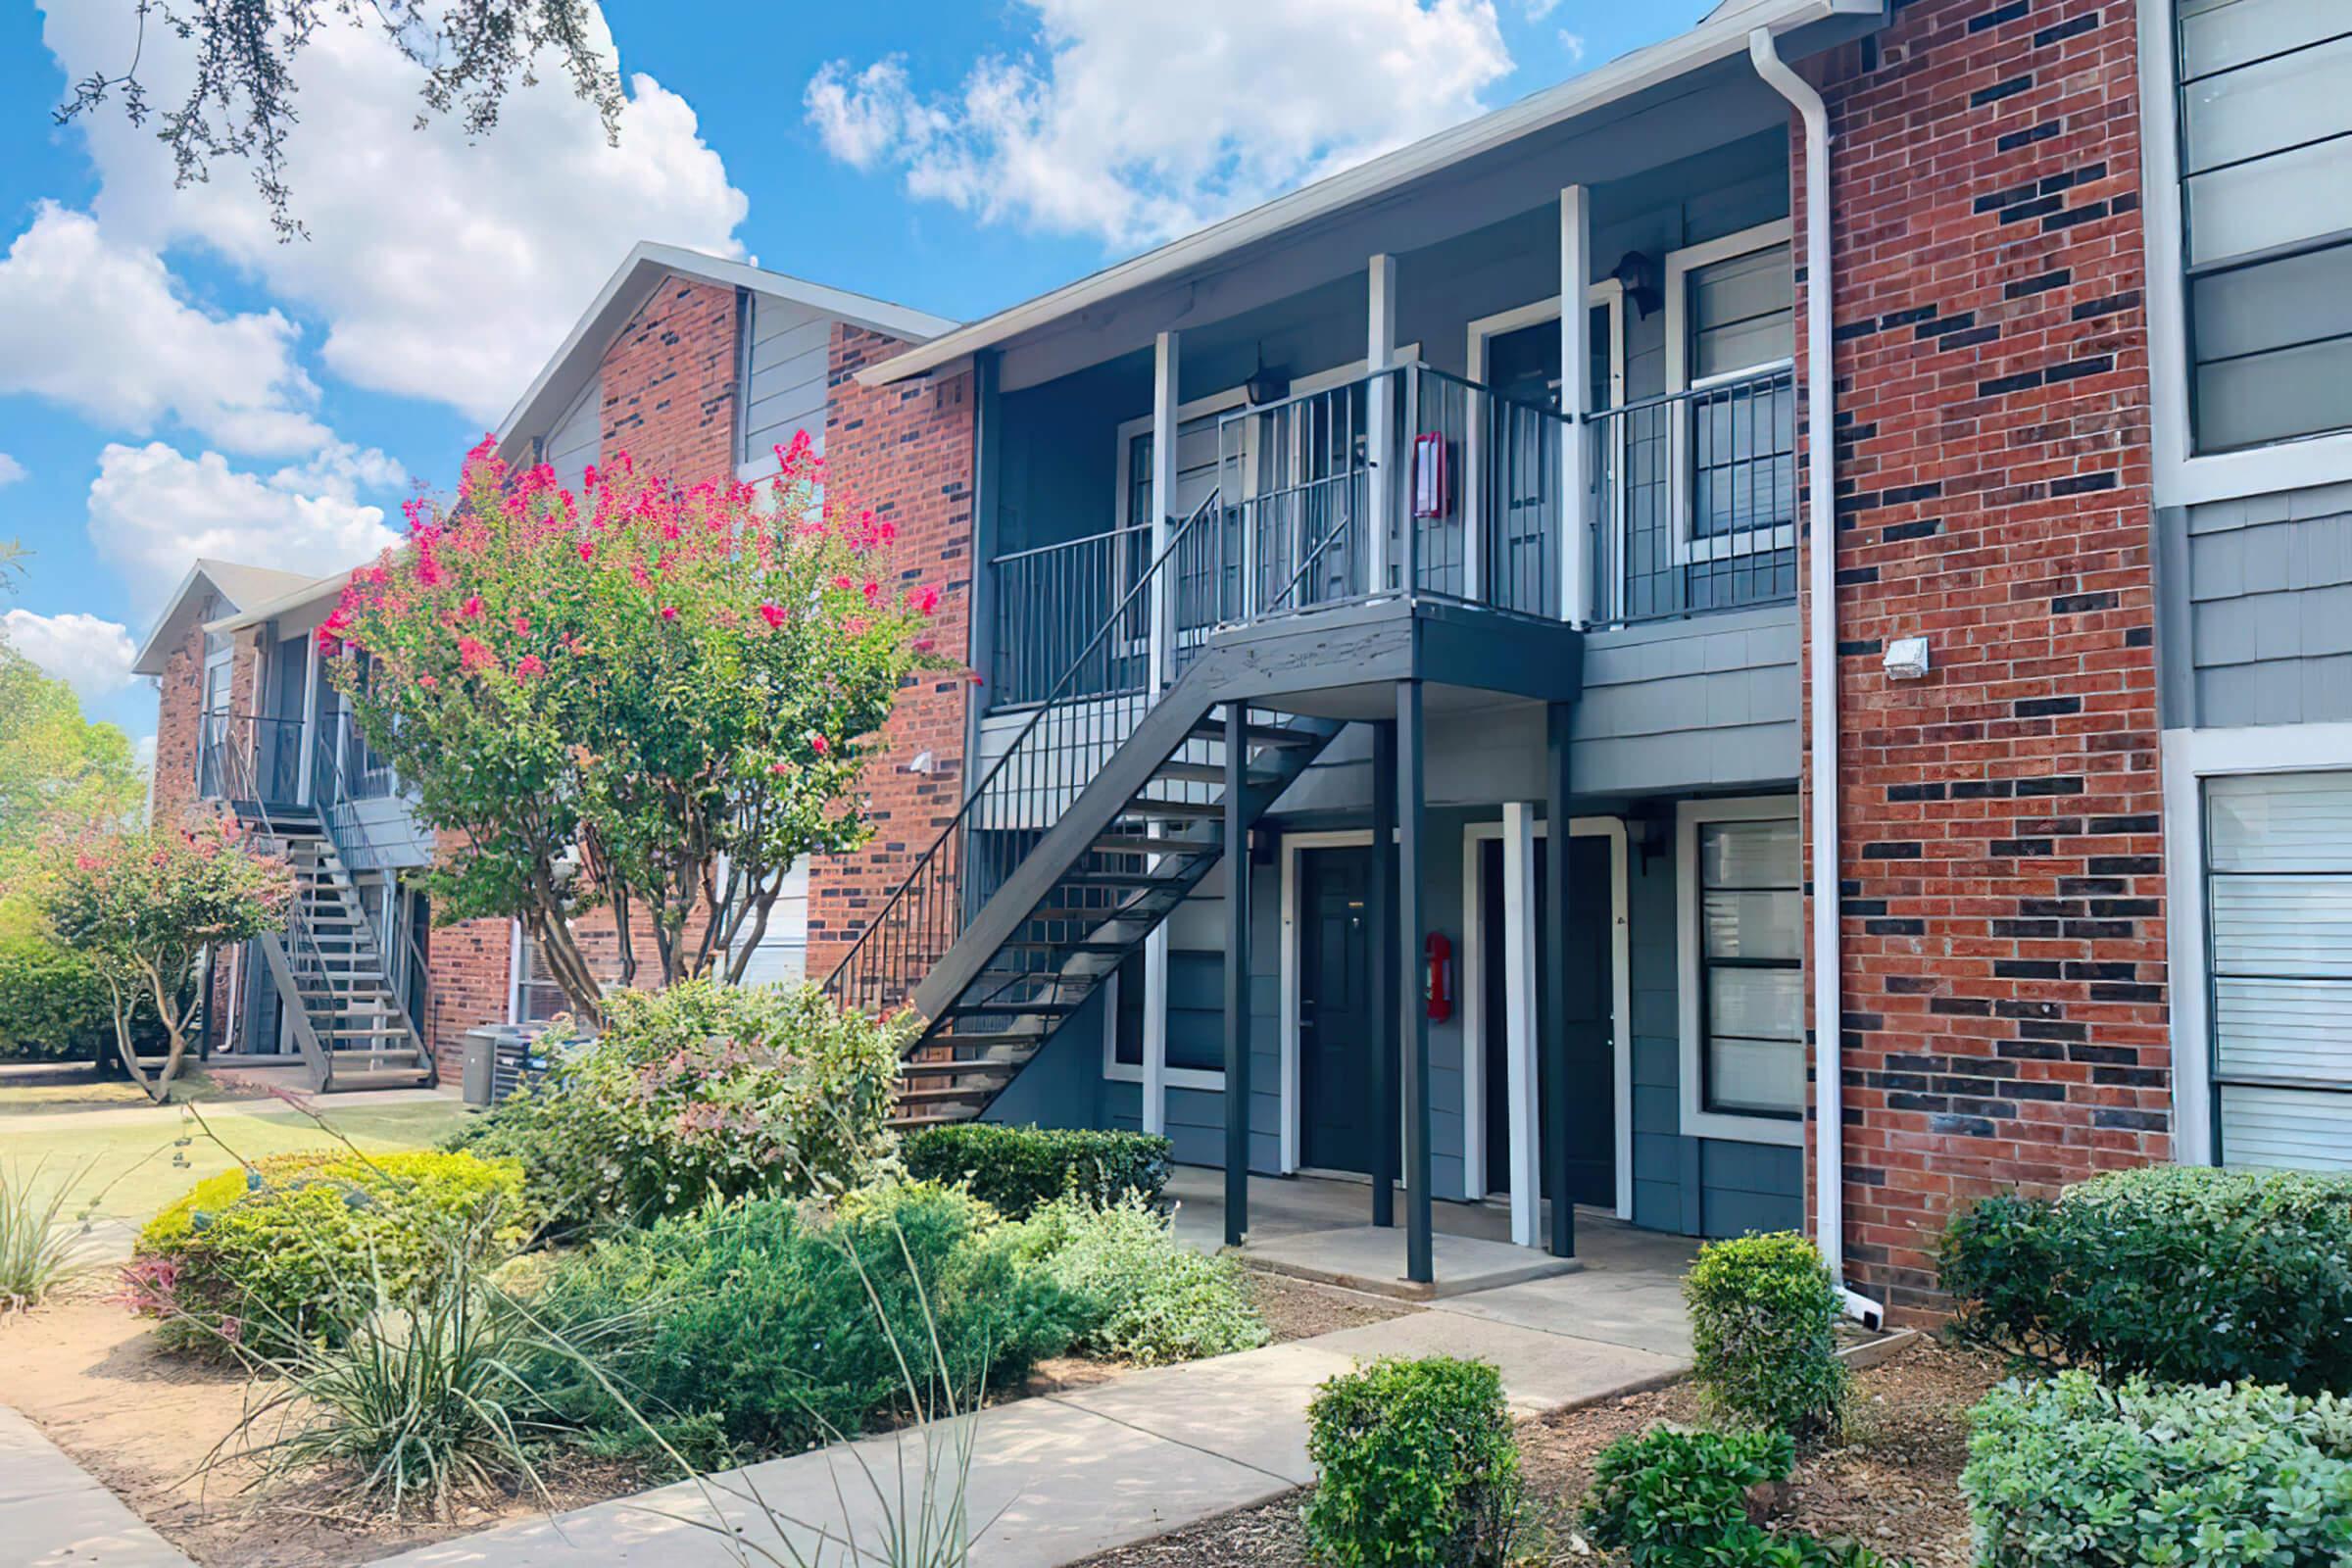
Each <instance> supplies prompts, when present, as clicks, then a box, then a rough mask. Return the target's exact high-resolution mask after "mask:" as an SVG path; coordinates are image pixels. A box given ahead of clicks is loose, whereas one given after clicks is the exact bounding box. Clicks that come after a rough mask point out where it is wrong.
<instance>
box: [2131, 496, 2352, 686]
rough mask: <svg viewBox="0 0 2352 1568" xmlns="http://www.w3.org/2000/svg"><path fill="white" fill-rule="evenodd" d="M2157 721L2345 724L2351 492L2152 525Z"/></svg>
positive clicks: (2349, 676) (2210, 508)
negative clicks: (2161, 715)
mask: <svg viewBox="0 0 2352 1568" xmlns="http://www.w3.org/2000/svg"><path fill="white" fill-rule="evenodd" d="M2158 527H2159V530H2160V533H2161V539H2162V547H2163V549H2162V561H2163V565H2164V568H2165V581H2164V584H2163V591H2164V596H2165V609H2166V617H2165V625H2164V628H2163V630H2164V635H2163V636H2162V637H2160V638H2159V639H2158V642H2159V658H2160V659H2161V660H2162V661H2163V662H2164V672H2165V698H2166V715H2165V722H2166V723H2167V724H2171V725H2181V724H2188V725H2199V726H2208V727H2230V726H2235V725H2242V724H2311V723H2320V722H2326V721H2336V720H2344V719H2352V484H2339V485H2327V486H2324V487H2321V488H2318V489H2310V490H2293V491H2284V492H2280V493H2278V494H2276V495H2267V496H2251V497H2248V498H2246V499H2244V500H2240V501H2222V502H2214V503H2211V504H2208V505H2205V506H2200V507H2192V508H2188V509H2185V510H2183V511H2177V512H2167V513H2165V514H2163V515H2161V516H2160V517H2159V519H2158Z"/></svg>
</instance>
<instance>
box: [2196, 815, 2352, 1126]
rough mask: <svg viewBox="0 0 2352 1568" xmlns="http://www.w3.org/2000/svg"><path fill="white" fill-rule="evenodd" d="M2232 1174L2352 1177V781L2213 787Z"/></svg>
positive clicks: (2217, 1070)
mask: <svg viewBox="0 0 2352 1568" xmlns="http://www.w3.org/2000/svg"><path fill="white" fill-rule="evenodd" d="M2205 829H2206V850H2205V864H2206V922H2207V932H2208V936H2207V941H2208V945H2209V949H2210V952H2211V954H2212V987H2213V990H2212V1006H2211V1012H2212V1032H2213V1042H2212V1045H2213V1082H2214V1100H2215V1106H2214V1109H2215V1116H2214V1125H2215V1127H2216V1128H2217V1130H2218V1132H2219V1137H2220V1150H2219V1157H2220V1158H2221V1159H2222V1161H2223V1162H2224V1163H2227V1164H2231V1165H2250V1166H2296V1167H2301V1168H2304V1169H2315V1170H2316V1169H2325V1170H2352V773H2289V774H2280V775H2274V776H2271V777H2261V778H2227V779H2214V780H2211V781H2209V782H2208V783H2207V785H2206V787H2205Z"/></svg>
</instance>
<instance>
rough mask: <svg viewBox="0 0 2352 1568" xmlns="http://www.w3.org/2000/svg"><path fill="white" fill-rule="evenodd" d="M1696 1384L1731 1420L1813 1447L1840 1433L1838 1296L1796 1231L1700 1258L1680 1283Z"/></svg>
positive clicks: (1703, 1252)
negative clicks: (1783, 1434)
mask: <svg viewBox="0 0 2352 1568" xmlns="http://www.w3.org/2000/svg"><path fill="white" fill-rule="evenodd" d="M1683 1299H1684V1300H1686V1301H1687V1302H1688V1303H1689V1304H1690V1307H1691V1376H1692V1378H1693V1379H1694V1380H1695V1381H1696V1382H1697V1384H1698V1386H1699V1388H1700V1390H1701V1391H1702V1392H1703V1393H1704V1394H1705V1395H1706V1397H1707V1399H1708V1401H1709V1402H1710V1403H1711V1404H1712V1405H1713V1406H1714V1407H1715V1409H1716V1410H1717V1411H1718V1412H1719V1413H1720V1414H1722V1415H1723V1416H1724V1417H1726V1418H1727V1419H1730V1420H1733V1421H1738V1422H1745V1423H1749V1424H1752V1425H1755V1426H1759V1427H1763V1428H1765V1429H1767V1430H1770V1431H1776V1432H1786V1433H1788V1434H1789V1436H1790V1437H1791V1438H1793V1439H1795V1440H1796V1441H1797V1442H1799V1443H1808V1442H1811V1441H1813V1440H1814V1439H1817V1438H1820V1437H1822V1436H1824V1435H1826V1434H1829V1433H1831V1432H1834V1431H1836V1430H1837V1427H1838V1408H1839V1405H1840V1404H1841V1403H1842V1401H1843V1399H1844V1397H1845V1385H1846V1377H1845V1363H1844V1362H1842V1361H1840V1360H1838V1287H1837V1285H1836V1284H1835V1283H1834V1282H1833V1281H1832V1280H1831V1279H1830V1271H1829V1270H1828V1268H1826V1267H1825V1266H1824V1265H1823V1263H1822V1261H1821V1254H1820V1253H1819V1252H1817V1251H1815V1250H1814V1249H1813V1244H1812V1243H1811V1242H1809V1241H1807V1240H1805V1238H1803V1237H1802V1236H1799V1235H1797V1234H1795V1233H1794V1232H1793V1231H1780V1232H1775V1233H1773V1234H1771V1235H1766V1236H1742V1237H1740V1238H1738V1239H1736V1240H1733V1241H1727V1242H1715V1243H1712V1244H1711V1245H1709V1246H1707V1247H1705V1248H1702V1249H1700V1250H1699V1254H1698V1261H1697V1262H1696V1263H1694V1264H1692V1265H1691V1273H1690V1275H1689V1277H1688V1278H1686V1279H1685V1280H1684V1281H1683Z"/></svg>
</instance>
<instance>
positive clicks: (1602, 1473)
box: [1580, 1427, 1883, 1568]
mask: <svg viewBox="0 0 2352 1568" xmlns="http://www.w3.org/2000/svg"><path fill="white" fill-rule="evenodd" d="M1795 1463H1796V1446H1795V1444H1794V1443H1793V1442H1791V1441H1790V1439H1789V1434H1788V1433H1786V1432H1776V1431H1769V1430H1764V1429H1752V1430H1749V1431H1744V1432H1685V1431H1680V1430H1677V1429H1676V1428H1673V1427H1652V1428H1650V1429H1649V1430H1648V1431H1647V1432H1642V1433H1637V1434H1631V1435H1629V1436H1626V1437H1623V1438H1619V1439H1618V1440H1617V1441H1616V1442H1615V1443H1612V1444H1610V1445H1609V1446H1607V1447H1606V1448H1603V1449H1602V1450H1601V1451H1600V1455H1599V1457H1598V1458H1596V1459H1595V1460H1593V1489H1592V1491H1591V1492H1589V1493H1587V1494H1586V1495H1585V1502H1584V1508H1583V1514H1582V1518H1581V1520H1580V1523H1581V1525H1582V1527H1583V1530H1584V1534H1585V1536H1586V1538H1587V1539H1588V1540H1589V1541H1591V1543H1592V1544H1593V1545H1595V1546H1598V1547H1600V1548H1601V1549H1602V1550H1604V1551H1610V1552H1621V1553H1623V1554H1624V1558H1625V1560H1626V1561H1627V1562H1628V1563H1631V1564H1633V1565H1634V1568H1875V1565H1877V1564H1880V1563H1881V1562H1882V1561H1883V1559H1882V1558H1881V1557H1880V1556H1879V1555H1878V1553H1876V1552H1874V1551H1872V1550H1871V1549H1870V1548H1868V1547H1866V1546H1861V1545H1855V1544H1844V1543H1831V1542H1825V1541H1821V1540H1818V1539H1816V1538H1815V1537H1812V1536H1809V1535H1806V1534H1804V1533H1802V1532H1801V1531H1785V1532H1783V1531H1773V1530H1768V1529H1766V1528H1765V1526H1764V1522H1763V1521H1764V1515H1765V1508H1764V1506H1763V1504H1764V1500H1765V1499H1767V1498H1769V1497H1770V1495H1772V1489H1774V1488H1776V1487H1777V1486H1778V1485H1779V1484H1780V1483H1782V1482H1784V1481H1786V1480H1788V1479H1789V1471H1790V1469H1791V1468H1792V1467H1793V1466H1794V1465H1795Z"/></svg>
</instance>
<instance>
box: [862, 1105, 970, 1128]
mask: <svg viewBox="0 0 2352 1568" xmlns="http://www.w3.org/2000/svg"><path fill="white" fill-rule="evenodd" d="M977 1114H979V1112H978V1111H977V1110H968V1109H967V1110H963V1111H960V1112H941V1111H927V1112H925V1113H924V1114H922V1115H919V1116H893V1117H891V1118H890V1120H889V1121H888V1122H886V1123H884V1125H885V1126H887V1127H888V1128H889V1129H890V1130H891V1131H892V1132H894V1133H911V1132H920V1131H921V1130H922V1129H924V1128H925V1127H946V1126H950V1125H953V1124H954V1123H956V1122H963V1121H970V1120H971V1119H972V1118H973V1117H974V1116H975V1115H977Z"/></svg>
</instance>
